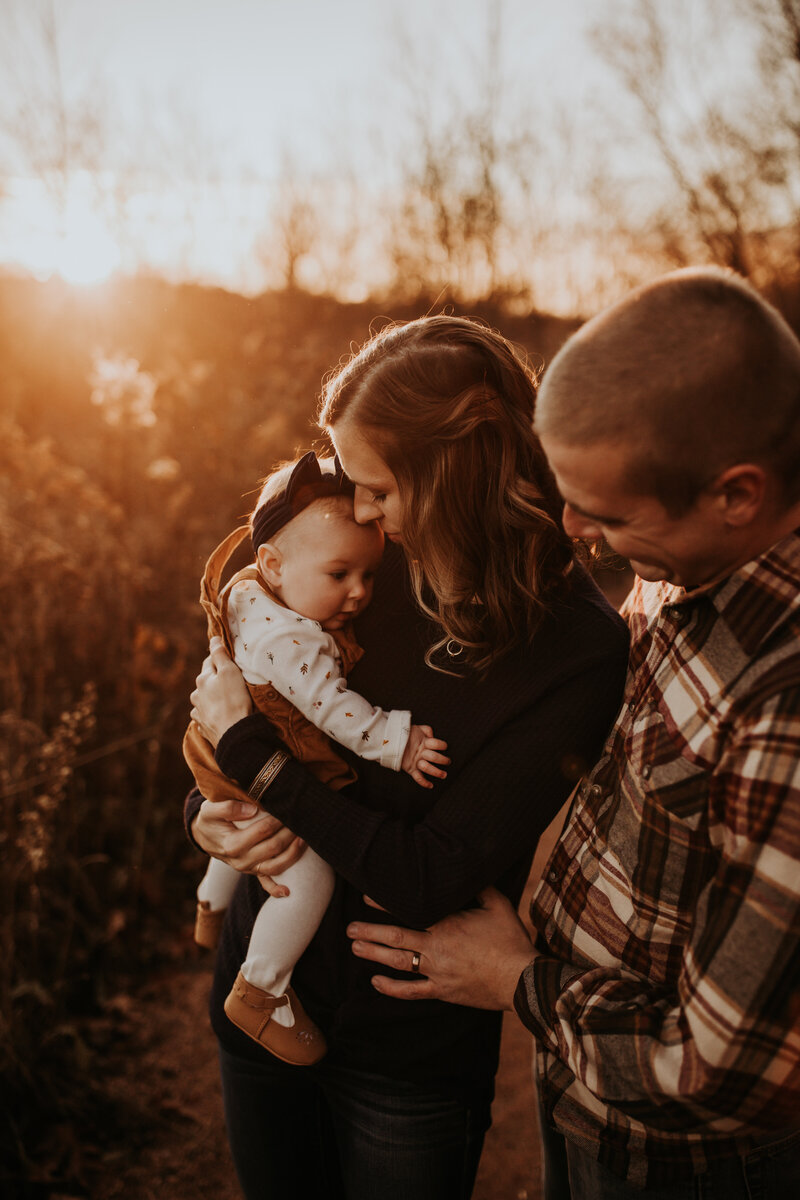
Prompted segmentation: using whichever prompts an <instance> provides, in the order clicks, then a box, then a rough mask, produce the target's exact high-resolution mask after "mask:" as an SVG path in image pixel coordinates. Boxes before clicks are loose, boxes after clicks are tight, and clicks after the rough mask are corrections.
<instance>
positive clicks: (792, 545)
mask: <svg viewBox="0 0 800 1200" xmlns="http://www.w3.org/2000/svg"><path fill="white" fill-rule="evenodd" d="M667 592H668V593H669V594H668V595H665V597H664V598H665V600H666V601H667V602H668V603H669V604H681V603H682V602H686V603H691V602H693V601H710V602H711V604H713V606H714V608H715V609H716V611H717V612H718V613H719V616H720V618H721V619H722V620H723V621H724V622H725V624H726V626H727V627H728V630H729V631H730V633H731V635H732V637H734V638H735V639H736V641H737V642H738V643H739V645H740V646H741V648H742V651H743V653H744V654H745V655H746V656H747V657H748V658H752V657H754V656H755V655H756V654H758V652H759V650H760V648H761V646H762V645H763V644H764V642H765V641H766V640H767V639H768V638H769V637H771V635H772V634H773V633H774V632H775V630H776V629H778V627H779V626H780V625H782V624H783V623H784V622H785V621H787V620H788V619H789V618H790V617H791V616H792V615H793V614H797V613H800V530H795V531H794V532H793V533H790V534H789V535H788V537H785V538H782V539H781V540H780V541H779V542H776V543H775V545H774V546H771V547H770V549H769V550H767V551H766V552H765V553H764V554H761V555H759V556H758V558H754V559H751V560H750V562H747V563H745V564H744V566H742V567H740V568H739V569H738V570H737V571H734V572H733V574H732V575H729V576H728V577H727V579H722V580H719V581H718V582H716V583H713V584H711V585H707V586H705V587H698V588H693V589H692V590H691V591H688V592H687V591H686V590H685V589H684V588H680V587H674V586H673V587H670V588H668V589H667Z"/></svg>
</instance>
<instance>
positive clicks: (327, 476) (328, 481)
mask: <svg viewBox="0 0 800 1200" xmlns="http://www.w3.org/2000/svg"><path fill="white" fill-rule="evenodd" d="M354 491H355V489H354V487H353V484H352V483H351V482H350V480H349V479H348V478H347V476H346V475H345V473H344V471H343V470H342V464H341V463H340V462H339V459H338V458H334V460H333V471H326V472H324V473H323V472H322V471H321V470H320V467H319V463H318V461H317V456H316V454H315V453H314V451H313V450H309V452H308V454H304V455H303V457H302V458H301V459H298V461H297V462H296V463H295V466H294V469H293V471H292V473H291V475H290V476H289V481H288V483H287V484H286V487H285V489H284V490H283V491H282V492H280V493H279V494H278V495H277V496H273V497H272V498H271V499H270V500H267V501H266V502H265V503H264V504H262V505H261V507H260V508H258V509H256V511H255V512H254V513H253V520H252V525H251V535H252V539H253V550H254V552H255V553H258V548H259V546H263V544H264V542H268V541H269V540H270V538H273V537H274V536H275V534H276V533H277V532H278V530H279V529H283V527H284V525H288V524H289V522H290V521H291V520H292V518H293V517H296V516H297V514H298V513H301V512H302V511H303V509H304V508H308V506H309V504H313V503H314V501H315V500H319V498H320V497H321V496H352V495H353V493H354Z"/></svg>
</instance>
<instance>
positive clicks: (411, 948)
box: [347, 888, 536, 1010]
mask: <svg viewBox="0 0 800 1200" xmlns="http://www.w3.org/2000/svg"><path fill="white" fill-rule="evenodd" d="M480 902H481V907H480V908H475V909H469V910H467V911H464V912H459V913H454V914H453V915H452V916H449V917H445V918H444V919H443V920H442V921H439V922H437V924H436V925H432V926H431V928H430V929H428V930H426V931H423V932H422V933H420V932H419V931H417V930H414V929H401V928H400V927H399V926H397V925H370V924H367V923H366V922H364V921H354V922H353V923H352V924H350V925H348V927H347V934H348V937H351V938H353V953H354V954H357V955H358V957H359V958H368V959H370V960H371V961H372V962H377V963H383V965H384V966H387V967H393V968H394V969H395V970H397V971H411V970H413V966H414V961H415V959H414V955H415V954H417V955H419V959H418V969H419V974H420V978H419V979H392V978H389V977H388V976H386V975H374V976H373V977H372V985H373V987H374V988H375V989H376V990H377V991H379V992H382V993H383V994H384V995H386V996H395V997H396V998H397V999H400V1000H447V1001H449V1002H450V1003H451V1004H467V1005H470V1006H471V1007H473V1008H492V1009H509V1010H510V1009H512V1008H513V1003H514V992H515V990H516V986H517V981H518V980H519V977H520V975H521V974H522V972H523V971H524V970H525V968H526V967H527V966H529V965H530V963H532V962H533V960H534V958H535V957H536V955H535V952H534V949H533V946H532V945H531V941H530V938H529V937H528V934H527V932H526V929H525V926H524V925H523V924H522V922H521V921H520V919H519V917H518V916H517V914H516V913H515V912H514V909H513V908H512V907H511V905H510V903H509V902H508V900H506V898H505V896H502V895H501V894H500V892H498V891H497V890H496V889H495V888H487V889H486V890H485V891H483V892H481V895H480Z"/></svg>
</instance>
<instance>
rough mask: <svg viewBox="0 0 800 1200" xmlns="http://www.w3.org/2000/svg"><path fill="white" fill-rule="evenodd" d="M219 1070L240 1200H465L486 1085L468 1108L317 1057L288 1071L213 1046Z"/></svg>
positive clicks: (483, 1119)
mask: <svg viewBox="0 0 800 1200" xmlns="http://www.w3.org/2000/svg"><path fill="white" fill-rule="evenodd" d="M220 1066H221V1072H222V1091H223V1099H224V1103H225V1121H226V1124H227V1127H228V1140H229V1142H230V1146H231V1153H232V1155H233V1161H234V1164H235V1166H236V1172H237V1174H238V1176H239V1182H240V1184H241V1187H242V1191H243V1193H244V1195H245V1197H246V1200H307V1198H308V1197H315V1198H316V1197H318V1198H319V1200H375V1197H380V1200H469V1197H470V1196H471V1194H472V1188H473V1185H474V1182H475V1175H476V1172H477V1169H478V1160H479V1158H480V1154H481V1149H482V1147H483V1139H484V1135H485V1133H486V1130H487V1129H488V1127H489V1124H490V1105H491V1095H490V1094H489V1090H488V1089H487V1093H486V1094H485V1095H482V1096H481V1098H480V1100H479V1101H477V1102H476V1103H474V1104H473V1105H472V1106H469V1105H466V1104H463V1103H461V1102H460V1101H458V1100H453V1099H450V1098H448V1097H445V1096H440V1095H436V1094H434V1093H431V1092H428V1091H425V1090H424V1089H422V1088H420V1087H419V1086H418V1085H416V1084H412V1083H406V1082H404V1081H402V1080H397V1079H386V1078H384V1077H382V1076H380V1075H373V1074H369V1073H367V1072H364V1071H355V1070H350V1069H347V1068H345V1067H341V1066H330V1065H329V1064H328V1063H327V1062H326V1060H325V1059H323V1060H322V1062H321V1063H319V1064H317V1066H315V1067H292V1066H287V1065H286V1064H284V1063H282V1062H280V1061H279V1060H278V1059H275V1058H272V1057H270V1056H269V1055H267V1054H266V1053H265V1054H264V1061H263V1062H258V1063H256V1062H253V1061H251V1060H250V1059H243V1058H238V1057H236V1056H234V1055H232V1054H230V1053H228V1052H227V1051H226V1050H224V1049H222V1048H220Z"/></svg>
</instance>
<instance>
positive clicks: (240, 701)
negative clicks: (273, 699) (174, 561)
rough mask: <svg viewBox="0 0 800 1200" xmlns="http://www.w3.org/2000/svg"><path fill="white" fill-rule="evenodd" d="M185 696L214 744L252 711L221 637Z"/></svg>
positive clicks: (239, 677) (246, 693) (240, 675)
mask: <svg viewBox="0 0 800 1200" xmlns="http://www.w3.org/2000/svg"><path fill="white" fill-rule="evenodd" d="M189 699H190V700H191V702H192V714H191V715H192V720H193V721H196V722H197V724H198V725H199V726H200V732H201V733H202V734H203V737H204V738H206V740H207V741H209V742H210V743H211V745H212V746H214V747H216V745H217V743H218V741H219V739H220V738H221V737H222V735H223V733H225V732H226V731H227V730H228V729H230V727H231V725H235V724H236V722H237V721H241V720H242V718H243V717H248V716H249V715H250V713H251V712H252V711H253V702H252V700H251V699H250V693H249V692H248V690H247V684H246V683H245V681H244V676H243V675H242V672H241V671H240V670H239V668H238V667H237V666H236V663H235V662H233V660H232V659H231V657H230V655H229V654H228V651H227V650H226V649H225V643H224V642H223V640H222V638H219V637H214V638H212V639H211V641H210V643H209V654H208V657H207V658H206V659H205V660H204V662H203V665H202V667H201V669H200V674H199V675H198V676H197V687H196V688H195V690H194V691H193V692H192V694H191V696H190V697H189ZM215 857H216V858H219V855H216V854H215Z"/></svg>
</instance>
